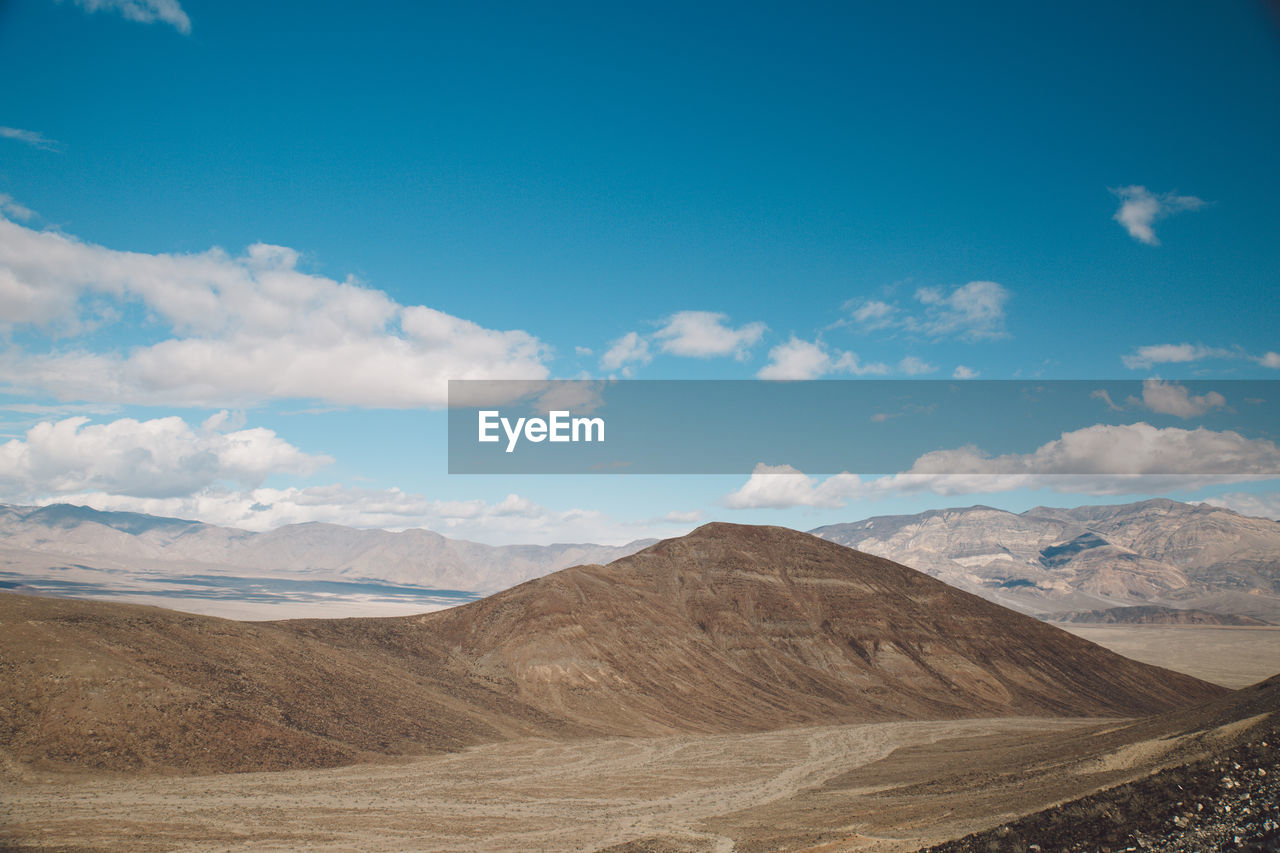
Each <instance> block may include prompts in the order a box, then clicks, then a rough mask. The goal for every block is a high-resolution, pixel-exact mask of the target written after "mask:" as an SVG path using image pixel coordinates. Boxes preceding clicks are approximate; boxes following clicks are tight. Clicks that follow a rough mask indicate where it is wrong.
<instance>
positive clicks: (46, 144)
mask: <svg viewBox="0 0 1280 853" xmlns="http://www.w3.org/2000/svg"><path fill="white" fill-rule="evenodd" d="M0 139H13V140H16V141H18V142H25V143H26V144H27V145H30V146H31V147H32V148H39V149H40V150H42V151H61V150H62V143H60V142H58V141H57V140H55V139H49V138H48V137H46V136H45V135H44V134H43V133H40V132H39V131H35V130H23V129H22V128H19V127H0Z"/></svg>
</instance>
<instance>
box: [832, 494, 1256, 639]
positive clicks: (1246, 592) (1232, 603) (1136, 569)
mask: <svg viewBox="0 0 1280 853" xmlns="http://www.w3.org/2000/svg"><path fill="white" fill-rule="evenodd" d="M810 532H812V533H813V534H814V535H816V536H821V537H822V538H824V539H829V540H831V541H833V542H838V543H840V544H842V545H847V546H849V547H852V548H856V549H858V550H861V551H866V552H867V553H872V554H878V555H880V556H883V557H887V558H889V559H891V560H895V561H897V562H901V563H904V564H906V565H909V566H912V567H914V568H917V569H919V570H921V571H923V572H925V573H927V574H929V575H931V576H933V577H936V578H938V579H940V580H943V581H945V582H947V583H949V584H952V585H953V586H957V587H959V588H961V589H967V590H970V591H972V592H975V593H977V594H979V595H982V596H984V597H986V598H989V599H991V600H992V601H996V602H998V603H1000V604H1003V605H1005V606H1008V607H1012V608H1015V609H1017V610H1021V611H1023V612H1026V613H1036V614H1046V613H1056V612H1063V611H1092V610H1105V609H1108V608H1111V607H1122V606H1131V605H1153V606H1165V607H1172V608H1177V609H1199V610H1204V611H1208V612H1211V613H1216V614H1220V615H1239V616H1248V617H1252V618H1255V619H1260V620H1262V621H1264V622H1270V623H1276V622H1280V523H1277V522H1274V521H1270V520H1268V519H1261V518H1250V517H1247V516H1243V515H1239V514H1238V513H1235V512H1232V511H1231V510H1227V509H1223V508H1221V507H1214V506H1206V505H1192V504H1184V503H1179V502H1177V501H1171V500H1165V499H1156V500H1149V501H1142V502H1139V503H1134V504H1122V505H1116V506H1087V507H1077V508H1075V509H1054V508H1050V507H1035V508H1033V509H1029V510H1027V511H1026V512H1023V513H1012V512H1007V511H1005V510H1000V509H994V508H992V507H986V506H974V507H969V508H967V509H947V510H933V511H930V512H924V513H919V514H917V515H903V516H882V517H877V518H870V519H866V520H864V521H858V522H852V523H848V524H833V525H827V526H824V527H819V528H817V529H815V530H813V531H810Z"/></svg>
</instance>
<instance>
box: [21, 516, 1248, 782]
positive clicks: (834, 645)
mask: <svg viewBox="0 0 1280 853" xmlns="http://www.w3.org/2000/svg"><path fill="white" fill-rule="evenodd" d="M0 674H2V675H3V679H0V685H3V686H2V687H0V712H2V713H0V747H3V748H4V750H5V751H6V752H8V754H9V755H11V756H13V757H15V758H17V759H18V760H19V761H21V762H24V763H37V764H38V763H42V762H46V763H48V762H51V763H54V764H76V765H80V766H91V767H98V768H104V769H117V770H128V769H160V768H171V769H179V770H183V771H186V772H194V771H211V770H218V769H275V768H282V767H289V766H329V765H333V764H341V763H347V762H350V761H355V760H361V759H365V758H369V757H372V756H375V755H395V754H411V753H415V752H422V751H425V750H438V749H446V750H448V749H457V748H460V747H462V746H466V745H468V744H474V743H481V742H485V741H495V740H504V739H507V738H511V737H519V736H524V735H541V736H550V737H564V736H583V735H591V734H606V733H610V734H627V735H643V734H653V733H662V732H671V731H692V732H698V731H701V732H739V731H750V730H762V729H769V728H775V727H778V726H784V725H788V724H799V723H814V722H821V723H837V722H866V721H877V720H893V719H948V718H956V717H975V716H1004V715H1028V714H1029V715H1072V716H1075V715H1138V714H1144V713H1152V712H1157V711H1163V710H1167V709H1170V708H1174V707H1178V706H1180V705H1185V704H1189V703H1192V702H1195V701H1198V700H1204V699H1208V698H1212V697H1215V696H1218V695H1221V694H1222V693H1223V692H1225V691H1223V690H1222V689H1221V688H1218V687H1215V686H1213V685H1209V684H1206V683H1204V682H1200V681H1197V680H1195V679H1193V678H1189V677H1186V676H1182V675H1177V674H1175V673H1171V672H1168V671H1166V670H1161V669H1158V668H1156V667H1151V666H1147V665H1145V664H1140V663H1137V662H1134V661H1130V660H1128V659H1125V658H1121V657H1119V656H1118V655H1115V654H1113V653H1111V652H1108V651H1106V650H1104V649H1102V648H1101V647H1098V646H1094V645H1092V644H1090V643H1088V642H1086V641H1084V640H1081V639H1078V638H1077V637H1074V636H1072V635H1070V634H1067V633H1066V632H1064V631H1061V630H1059V629H1057V628H1054V627H1052V626H1049V625H1046V624H1043V623H1041V622H1038V621H1036V620H1034V619H1031V618H1028V617H1024V616H1020V615H1018V614H1016V613H1013V612H1012V611H1008V610H1004V609H1002V608H1000V607H998V606H996V605H993V604H990V603H988V602H986V601H984V600H983V599H980V598H977V597H975V596H972V595H969V594H967V593H964V592H960V591H958V590H955V589H953V588H951V587H948V586H946V585H944V584H942V583H940V582H938V581H935V580H933V579H931V578H929V577H927V576H925V575H922V574H920V573H918V572H915V571H913V570H911V569H908V568H905V567H903V566H900V565H898V564H896V563H892V562H890V561H888V560H884V559H881V558H877V557H872V556H869V555H866V554H861V553H858V552H856V551H852V550H850V549H848V548H844V547H842V546H839V545H835V544H833V543H830V542H826V541H824V540H821V539H818V538H816V537H813V536H809V535H808V534H803V533H797V532H795V531H791V530H785V529H782V528H772V527H747V526H739V525H724V524H715V525H708V526H706V527H702V528H699V529H698V530H696V531H694V532H693V533H692V534H690V535H688V536H686V537H683V538H680V539H671V540H666V541H664V542H660V543H658V544H657V545H654V546H652V547H650V548H647V549H645V550H644V551H642V552H640V553H638V554H635V555H633V556H631V557H627V558H624V559H621V560H617V561H615V562H613V563H610V564H609V565H607V566H580V567H576V568H572V569H566V570H564V571H561V572H557V573H555V574H553V575H550V576H548V577H545V578H541V579H539V580H535V581H530V582H528V583H526V584H523V585H522V586H519V587H516V588H514V589H511V590H508V591H506V592H503V593H499V594H497V595H494V596H491V597H490V598H487V599H483V600H481V601H478V602H474V603H472V604H469V605H465V606H462V607H457V608H454V609H452V610H446V611H440V612H437V613H431V614H426V615H423V616H415V617H402V618H391V619H337V620H300V621H294V622H281V623H242V622H230V621H227V620H222V619H214V618H210V617H197V616H189V615H186V614H179V613H173V612H171V611H164V610H160V609H157V608H147V607H137V606H133V605H120V604H108V603H103V602H88V601H67V600H58V599H35V598H27V597H24V596H9V595H5V596H0Z"/></svg>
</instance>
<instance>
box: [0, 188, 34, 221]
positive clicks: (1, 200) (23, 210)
mask: <svg viewBox="0 0 1280 853" xmlns="http://www.w3.org/2000/svg"><path fill="white" fill-rule="evenodd" d="M35 215H36V214H35V211H33V210H32V209H31V208H29V207H23V206H22V205H20V204H18V203H17V202H16V201H14V200H13V196H11V195H9V194H8V193H0V216H7V217H9V218H10V219H21V220H22V221H23V222H25V221H27V220H28V219H30V218H31V217H33V216H35Z"/></svg>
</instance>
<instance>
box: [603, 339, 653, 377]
mask: <svg viewBox="0 0 1280 853" xmlns="http://www.w3.org/2000/svg"><path fill="white" fill-rule="evenodd" d="M652 360H653V354H652V353H650V352H649V342H648V341H646V340H645V339H644V338H642V337H640V335H639V334H637V333H636V332H627V333H626V334H625V335H623V336H622V337H620V338H618V339H617V340H616V341H614V342H613V343H612V344H610V345H609V349H607V350H605V353H604V355H602V356H600V369H601V370H611V371H612V370H618V369H619V368H622V369H624V372H625V373H626V374H627V375H630V372H631V369H630V367H628V365H632V364H635V365H644V364H648V363H649V362H650V361H652Z"/></svg>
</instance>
